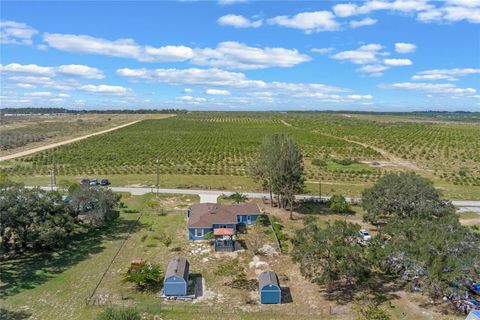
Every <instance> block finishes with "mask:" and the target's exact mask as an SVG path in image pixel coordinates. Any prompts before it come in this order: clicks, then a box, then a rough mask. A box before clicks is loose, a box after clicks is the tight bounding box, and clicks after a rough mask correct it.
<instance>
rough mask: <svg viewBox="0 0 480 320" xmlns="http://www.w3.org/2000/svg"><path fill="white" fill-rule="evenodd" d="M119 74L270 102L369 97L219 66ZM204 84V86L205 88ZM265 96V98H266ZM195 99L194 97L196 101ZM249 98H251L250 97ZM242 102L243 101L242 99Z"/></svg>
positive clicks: (128, 71)
mask: <svg viewBox="0 0 480 320" xmlns="http://www.w3.org/2000/svg"><path fill="white" fill-rule="evenodd" d="M117 74H118V75H119V76H125V77H126V78H128V79H130V80H133V81H140V80H143V81H145V82H150V83H165V84H169V85H183V86H192V85H194V86H199V87H204V88H203V90H205V93H206V94H213V93H215V94H229V93H231V91H232V90H235V91H236V93H237V94H243V97H238V96H237V95H236V97H238V99H240V100H241V99H244V98H245V97H246V96H249V97H256V98H257V99H260V98H262V101H263V102H268V103H270V102H272V99H274V98H281V99H282V100H284V101H285V100H290V99H302V98H305V99H314V100H322V101H334V102H342V101H343V102H344V101H352V100H355V99H358V98H359V97H360V96H361V99H369V97H370V95H368V94H367V95H359V96H357V95H354V94H351V97H348V96H346V95H345V96H342V95H340V94H338V93H343V92H349V93H350V91H351V90H350V89H346V88H339V87H334V86H329V85H325V84H320V83H288V82H264V81H261V80H250V79H248V78H247V77H246V75H245V74H243V73H238V72H230V71H225V70H219V69H214V68H212V69H196V68H190V69H183V70H178V69H154V70H148V69H140V70H132V69H119V70H117ZM205 87H206V88H205ZM185 93H187V94H186V95H184V96H182V97H192V98H182V100H185V99H187V100H191V101H195V100H193V99H195V98H194V97H193V96H192V95H190V94H188V93H191V92H185ZM236 97H230V98H228V99H229V101H230V100H231V102H232V103H233V102H235V103H237V102H238V103H241V102H240V100H235V99H234V98H236ZM267 100H268V101H267ZM197 102H198V101H197ZM250 102H252V103H253V102H254V101H253V100H252V101H250ZM257 102H258V101H257ZM242 103H243V102H242Z"/></svg>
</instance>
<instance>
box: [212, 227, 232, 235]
mask: <svg viewBox="0 0 480 320" xmlns="http://www.w3.org/2000/svg"><path fill="white" fill-rule="evenodd" d="M234 234H235V231H233V229H232V228H217V229H213V235H215V236H233V235H234Z"/></svg>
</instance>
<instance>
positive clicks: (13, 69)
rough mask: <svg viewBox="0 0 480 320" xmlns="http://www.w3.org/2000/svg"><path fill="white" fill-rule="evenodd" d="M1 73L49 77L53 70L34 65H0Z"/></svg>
mask: <svg viewBox="0 0 480 320" xmlns="http://www.w3.org/2000/svg"><path fill="white" fill-rule="evenodd" d="M0 72H1V73H4V72H5V73H24V74H32V75H42V76H51V75H53V74H54V73H55V72H54V69H53V68H52V67H41V66H38V65H36V64H25V65H22V64H18V63H10V64H7V65H0Z"/></svg>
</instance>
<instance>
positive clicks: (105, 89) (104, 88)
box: [79, 84, 132, 95]
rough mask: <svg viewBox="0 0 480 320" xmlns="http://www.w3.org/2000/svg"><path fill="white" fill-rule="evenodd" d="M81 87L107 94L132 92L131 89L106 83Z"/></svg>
mask: <svg viewBox="0 0 480 320" xmlns="http://www.w3.org/2000/svg"><path fill="white" fill-rule="evenodd" d="M79 89H80V90H81V91H85V92H88V93H98V94H105V95H127V94H130V93H131V91H132V90H131V89H129V88H125V87H122V86H110V85H105V84H101V85H98V86H96V85H93V84H87V85H84V86H81V87H80V88H79Z"/></svg>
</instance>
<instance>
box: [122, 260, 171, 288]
mask: <svg viewBox="0 0 480 320" xmlns="http://www.w3.org/2000/svg"><path fill="white" fill-rule="evenodd" d="M162 278H163V272H162V270H161V269H160V266H159V265H157V264H152V263H150V262H146V261H144V262H142V263H140V264H132V265H131V266H130V267H129V268H128V271H127V272H126V273H124V274H123V282H131V283H135V284H136V285H137V288H138V289H141V290H144V289H156V288H157V287H158V286H159V285H160V284H161V283H162Z"/></svg>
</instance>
